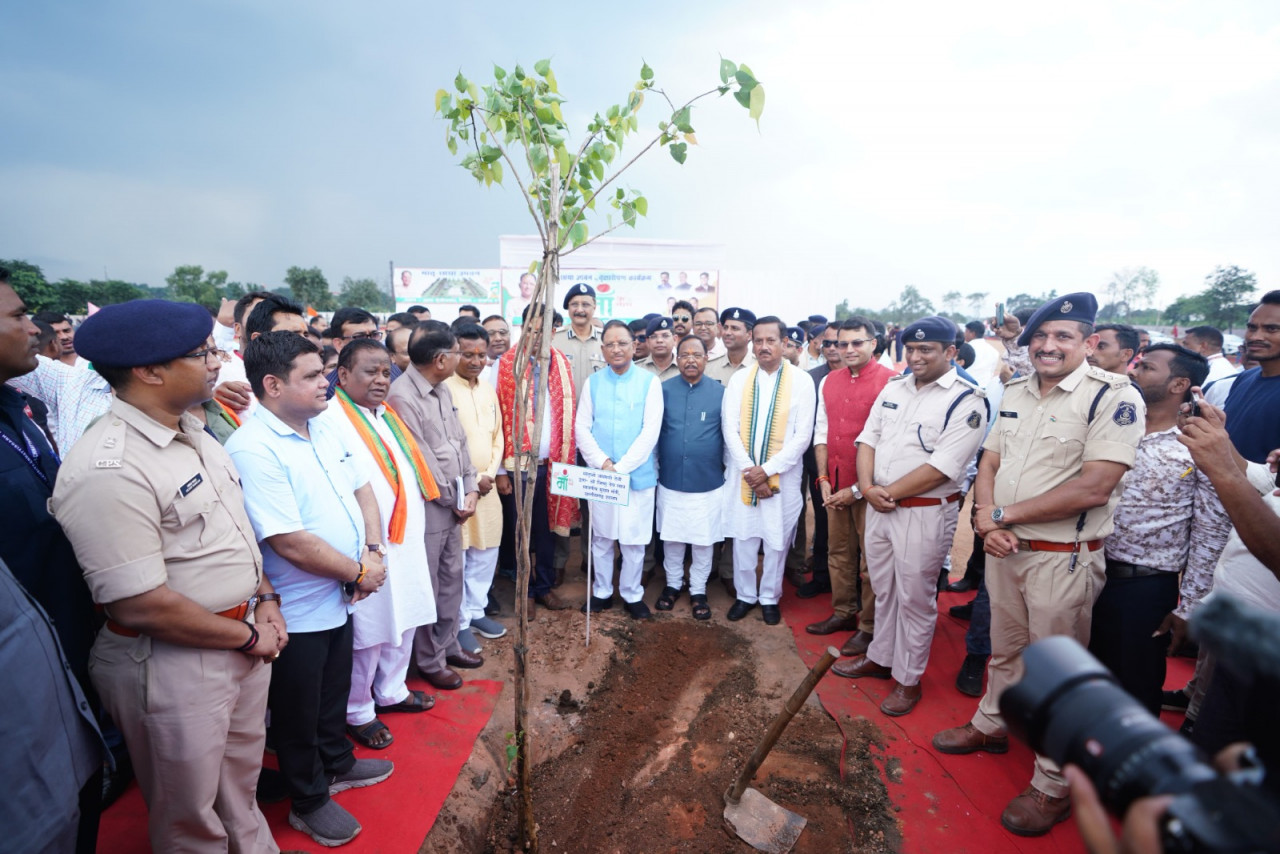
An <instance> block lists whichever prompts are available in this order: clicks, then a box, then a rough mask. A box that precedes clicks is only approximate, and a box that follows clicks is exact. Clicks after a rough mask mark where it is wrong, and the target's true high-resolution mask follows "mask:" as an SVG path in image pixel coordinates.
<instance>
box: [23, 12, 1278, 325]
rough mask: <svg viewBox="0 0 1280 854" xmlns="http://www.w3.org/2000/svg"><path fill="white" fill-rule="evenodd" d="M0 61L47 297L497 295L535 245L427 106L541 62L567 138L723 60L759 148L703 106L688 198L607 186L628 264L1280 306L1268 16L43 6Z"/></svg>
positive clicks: (813, 281)
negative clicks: (1223, 281) (71, 292)
mask: <svg viewBox="0 0 1280 854" xmlns="http://www.w3.org/2000/svg"><path fill="white" fill-rule="evenodd" d="M0 32H3V33H4V34H5V38H4V40H3V50H2V52H0V112H2V113H3V115H5V116H6V118H7V122H6V128H5V130H4V131H3V133H2V134H0V187H2V188H3V194H2V196H0V198H3V204H0V257H3V258H20V259H24V260H27V261H30V262H32V263H36V264H39V265H40V266H41V267H42V268H43V269H44V271H45V274H46V275H47V276H48V277H49V278H51V279H58V278H64V277H66V278H75V279H89V278H102V277H104V276H106V277H110V278H118V279H124V280H126V281H134V282H140V283H146V284H152V285H160V284H162V283H163V280H164V277H165V276H166V275H167V274H168V273H169V272H171V271H172V270H173V268H174V267H176V266H177V265H180V264H200V265H202V266H204V267H205V268H206V269H223V270H226V271H227V272H228V273H229V277H230V279H231V280H233V281H241V282H255V283H258V284H262V285H265V286H267V287H274V286H276V285H279V284H280V283H281V282H282V280H283V276H284V272H285V270H286V269H287V268H288V267H290V266H293V265H297V266H302V267H312V266H318V267H320V268H321V269H322V270H323V271H324V273H325V274H326V276H327V277H328V279H329V281H330V282H331V283H333V284H334V285H335V286H336V284H337V283H338V282H340V281H341V280H342V278H343V277H344V276H352V277H361V276H370V277H374V278H377V279H378V280H380V281H383V280H386V279H387V277H388V275H389V263H391V262H394V263H395V264H396V265H405V266H422V267H465V268H481V267H491V266H496V265H497V262H498V236H499V235H502V234H525V233H531V232H532V230H533V229H532V224H531V222H530V219H529V214H528V211H527V210H525V209H524V206H523V204H522V202H521V199H520V196H519V192H518V191H517V190H516V189H515V187H514V186H509V187H494V188H490V189H485V188H483V187H478V186H477V185H476V183H475V182H474V180H473V179H472V178H471V177H470V176H469V175H468V174H467V173H466V172H464V171H463V170H462V169H460V168H458V166H457V159H456V158H454V157H452V156H450V154H449V153H448V151H447V149H446V148H445V144H444V123H443V122H442V121H441V120H440V119H439V118H437V117H435V116H433V99H434V93H435V91H436V90H437V89H438V88H442V87H444V88H449V87H451V84H452V81H453V78H454V76H455V75H456V74H457V73H458V71H459V70H461V71H463V72H464V73H465V74H466V75H467V76H469V77H471V78H472V79H475V80H477V81H479V82H484V81H485V80H488V79H490V75H491V69H492V65H493V64H494V63H495V62H496V63H498V64H499V65H502V66H503V67H504V68H507V69H510V68H512V67H513V66H514V64H515V63H516V62H520V63H522V64H524V65H525V67H526V68H531V67H532V66H533V64H534V62H535V61H536V60H538V59H542V58H550V59H551V61H552V65H553V68H554V69H555V72H556V76H557V78H558V80H559V84H560V90H561V93H562V94H563V95H564V96H565V97H566V98H568V103H567V104H566V105H565V112H566V118H567V119H568V121H569V124H570V126H571V131H572V137H579V136H580V135H581V134H582V133H584V130H583V128H584V127H585V123H586V121H587V119H588V117H589V116H590V115H591V114H592V113H594V112H595V111H597V110H600V111H603V110H604V109H605V108H607V107H608V106H609V105H610V104H613V103H617V102H619V101H622V100H623V99H624V98H625V97H626V95H627V93H628V92H629V91H630V90H631V87H632V85H633V84H634V82H635V81H636V80H637V79H638V72H639V68H640V65H641V62H642V61H647V62H648V64H649V65H650V66H651V67H652V68H653V69H654V71H655V72H656V82H657V83H658V84H659V85H660V86H662V87H663V88H665V89H666V90H667V91H668V92H669V93H670V94H671V95H672V97H673V99H680V98H682V97H689V96H692V95H693V94H696V93H698V92H702V91H705V90H706V89H709V88H711V87H712V86H714V85H716V84H717V83H718V80H719V78H718V74H717V71H718V66H719V58H720V56H725V57H727V58H729V59H732V60H734V61H736V62H746V63H747V64H749V65H750V66H751V68H752V70H753V71H754V72H755V75H756V77H757V78H758V79H759V80H760V81H761V82H762V84H763V85H764V87H765V90H766V93H767V99H766V105H765V111H764V115H763V117H762V120H761V122H760V125H759V128H758V129H757V127H756V125H755V123H753V122H751V121H750V120H749V118H748V117H747V115H746V111H745V110H743V109H741V108H740V107H738V105H737V104H736V103H734V102H732V101H731V100H730V99H728V98H725V99H708V100H707V101H704V102H702V103H701V104H700V106H698V107H697V108H695V110H694V113H693V125H694V126H695V128H696V129H697V138H698V141H699V144H698V145H697V146H693V147H691V150H690V153H689V158H688V161H687V162H686V163H685V165H684V166H678V165H677V164H675V163H674V161H672V160H671V158H670V157H669V156H668V155H667V154H665V153H663V152H660V151H655V152H652V153H651V154H650V155H649V156H647V157H646V158H645V159H642V160H641V161H640V162H639V163H638V164H637V166H636V167H635V168H634V169H633V170H632V171H631V172H629V173H628V175H627V177H626V178H625V179H624V181H625V183H626V185H627V186H632V187H636V188H639V189H641V190H643V191H644V192H645V194H646V196H647V197H648V199H649V217H648V218H647V219H645V220H641V224H640V226H639V227H638V228H637V229H636V230H635V231H634V233H628V234H627V236H635V237H640V238H649V239H654V240H667V239H672V240H692V241H706V242H712V243H720V244H723V245H724V246H725V259H726V262H725V267H726V268H727V269H732V270H752V271H756V272H757V273H758V274H761V275H764V276H766V277H771V278H773V279H774V280H776V282H777V285H778V287H779V288H780V289H783V288H785V289H786V290H787V292H788V293H799V294H801V295H802V296H803V298H804V299H805V300H808V301H809V302H811V303H813V304H815V305H820V306H826V305H828V304H832V303H834V302H835V301H838V300H839V299H843V298H848V299H849V301H850V304H851V305H862V306H866V307H871V308H880V307H883V306H885V305H886V304H888V303H889V302H890V301H891V300H893V299H894V298H896V296H897V295H898V294H899V293H900V291H901V289H902V288H903V287H905V286H907V285H915V286H916V287H918V288H919V289H920V290H921V291H922V292H923V293H924V294H925V295H926V296H928V297H930V298H931V299H933V300H934V301H935V302H939V301H940V300H941V297H942V295H943V294H944V293H946V292H948V291H960V292H962V293H965V294H968V293H973V292H983V293H989V294H990V295H991V298H990V300H991V301H994V300H996V299H998V298H1001V297H1004V296H1011V295H1013V294H1016V293H1024V292H1025V293H1032V294H1036V293H1040V292H1044V291H1048V290H1050V289H1052V290H1057V291H1059V292H1069V291H1076V290H1094V291H1096V292H1099V293H1101V292H1102V290H1103V288H1104V287H1105V285H1106V283H1107V281H1108V280H1109V279H1110V278H1111V276H1112V274H1113V272H1115V271H1117V270H1121V269H1123V268H1133V267H1138V266H1146V267H1150V268H1152V269H1155V270H1156V271H1157V272H1158V273H1159V274H1160V278H1161V291H1160V296H1159V298H1158V300H1157V302H1158V303H1159V304H1161V305H1163V304H1166V303H1168V302H1171V301H1172V300H1173V299H1174V298H1176V297H1177V296H1180V295H1183V294H1189V293H1193V292H1195V291H1198V290H1200V289H1202V288H1203V286H1204V278H1205V276H1206V275H1208V274H1209V273H1211V272H1212V271H1213V269H1214V268H1215V267H1216V266H1218V265H1223V266H1227V265H1233V264H1235V265H1239V266H1241V267H1245V268H1248V269H1250V270H1252V271H1254V272H1255V273H1256V274H1257V276H1258V281H1259V286H1260V290H1268V289H1272V288H1276V287H1280V241H1278V240H1277V238H1278V237H1280V170H1277V169H1276V164H1275V162H1274V160H1275V157H1276V152H1278V151H1280V5H1277V4H1275V3H1274V2H1267V0H1261V2H1231V0H1220V2H1215V3H1212V4H1210V3H1203V2H1120V1H1119V0H1112V2H1104V1H1103V0H1080V1H1079V2H1076V3H1072V4H1039V3H1025V2H973V3H966V4H956V3H949V2H929V3H923V2H921V3H910V2H906V3H895V4H886V3H870V2H820V1H819V2H805V3H795V4H786V6H785V7H784V4H779V3H776V2H758V0H738V2H733V3H725V2H720V1H719V0H707V2H705V3H701V4H691V3H687V2H681V3H676V2H670V0H653V2H649V3H646V4H643V5H637V4H586V3H556V2H544V3H541V4H531V3H510V2H505V0H493V2H489V3H485V4H478V3H466V2H464V3H453V4H443V3H426V2H416V3H411V2H399V1H398V0H386V2H379V3H367V4H352V3H339V2H329V0H307V2H301V0H272V2H261V0H218V2H209V0H186V2H182V3H172V2H145V1H144V0H118V2H112V3H95V2H89V1H88V0H85V2H63V0H45V2H41V3H8V4H5V8H4V10H3V11H0ZM640 116H641V126H642V127H646V128H655V127H656V124H657V122H658V121H659V120H660V119H661V118H663V117H664V116H663V115H662V113H661V110H660V109H659V105H658V99H656V98H650V100H649V101H648V102H647V103H646V106H645V108H644V110H643V111H642V112H641V114H640ZM624 153H625V152H624ZM725 284H726V286H727V287H732V280H731V279H728V280H726V282H725ZM728 293H729V292H728V291H726V294H728Z"/></svg>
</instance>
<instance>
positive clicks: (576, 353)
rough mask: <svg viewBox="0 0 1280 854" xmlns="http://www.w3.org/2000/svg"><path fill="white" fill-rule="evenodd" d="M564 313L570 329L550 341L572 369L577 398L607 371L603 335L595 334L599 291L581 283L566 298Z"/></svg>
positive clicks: (564, 328)
mask: <svg viewBox="0 0 1280 854" xmlns="http://www.w3.org/2000/svg"><path fill="white" fill-rule="evenodd" d="M564 310H565V311H567V312H568V313H569V325H568V326H565V327H563V328H561V329H560V330H559V331H558V332H556V334H555V335H554V336H552V338H551V346H552V347H555V348H556V349H557V350H559V351H560V352H561V353H564V355H565V357H566V358H567V359H568V360H569V364H570V365H572V366H573V387H574V389H575V390H576V392H577V393H578V394H582V390H583V389H584V388H586V387H587V379H588V378H589V377H590V376H591V375H592V374H594V373H595V372H596V371H598V370H600V369H602V368H603V367H604V351H603V350H601V349H600V340H601V339H600V333H599V332H598V331H597V330H596V327H595V319H596V291H595V288H593V287H591V286H590V285H588V284H587V283H586V282H579V283H578V284H576V285H574V286H573V287H571V288H569V292H568V293H567V294H565V295H564Z"/></svg>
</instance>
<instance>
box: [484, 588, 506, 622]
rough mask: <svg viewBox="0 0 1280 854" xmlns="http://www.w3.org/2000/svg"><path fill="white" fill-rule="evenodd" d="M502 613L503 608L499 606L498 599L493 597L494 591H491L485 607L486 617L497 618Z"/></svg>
mask: <svg viewBox="0 0 1280 854" xmlns="http://www.w3.org/2000/svg"><path fill="white" fill-rule="evenodd" d="M501 613H502V606H501V605H499V604H498V599H497V597H495V596H494V595H493V591H492V590H490V591H489V601H488V602H487V603H486V604H485V606H484V615H485V616H486V617H496V616H498V615H499V614H501Z"/></svg>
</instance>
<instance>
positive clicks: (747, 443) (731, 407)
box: [720, 317, 816, 625]
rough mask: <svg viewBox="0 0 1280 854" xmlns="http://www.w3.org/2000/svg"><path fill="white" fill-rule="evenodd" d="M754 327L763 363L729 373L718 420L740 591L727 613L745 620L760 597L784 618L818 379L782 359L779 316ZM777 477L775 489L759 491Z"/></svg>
mask: <svg viewBox="0 0 1280 854" xmlns="http://www.w3.org/2000/svg"><path fill="white" fill-rule="evenodd" d="M751 334H752V348H753V349H754V351H755V357H756V363H757V366H758V369H757V367H752V368H748V369H747V370H740V371H738V372H737V373H735V374H734V375H733V376H732V377H731V378H730V379H729V384H728V387H727V388H726V389H725V393H724V405H723V407H722V408H721V422H720V423H721V425H722V427H723V429H724V437H725V447H726V448H727V450H728V465H727V467H726V470H725V490H724V516H723V523H724V534H725V536H726V537H732V538H733V584H734V587H735V589H736V590H737V600H736V601H735V602H734V603H733V606H732V607H730V609H729V614H728V617H729V619H730V620H740V619H742V618H743V617H745V616H746V614H747V612H748V611H750V610H751V609H752V608H754V607H755V606H756V604H757V603H759V604H760V605H761V606H762V611H763V613H764V618H765V622H766V623H768V624H770V625H776V624H777V623H778V622H779V621H780V620H781V615H780V613H779V611H778V599H779V597H780V596H781V595H782V571H783V565H784V564H785V562H786V557H787V548H788V546H789V545H790V543H791V541H792V540H793V539H794V538H795V529H796V522H797V520H798V519H799V518H800V505H801V503H802V502H803V501H804V495H803V492H802V486H803V484H802V483H801V480H802V469H803V461H802V459H801V458H802V456H803V454H804V451H805V449H806V448H808V447H809V440H810V439H811V438H812V437H813V414H814V406H815V405H816V393H815V391H814V388H813V380H811V379H810V378H809V377H808V376H807V375H806V374H805V373H804V372H803V371H801V370H800V369H799V368H797V367H795V366H794V365H792V364H790V363H789V362H786V361H785V360H784V359H783V358H782V339H783V337H785V335H786V327H785V325H784V324H783V323H782V321H780V320H778V318H776V317H766V318H762V319H760V320H759V321H757V322H756V324H755V326H754V328H753V329H752V333H751ZM788 375H789V376H788ZM749 383H750V384H752V385H753V386H754V395H755V401H756V404H757V406H756V413H755V416H754V419H752V421H751V423H750V425H748V427H747V429H745V430H744V428H743V425H742V412H743V404H744V401H745V400H746V399H747V395H748V392H749V391H750V389H749V387H748V384H749ZM781 388H788V389H789V392H790V393H789V395H788V396H787V398H786V399H785V400H784V399H777V400H775V397H779V398H781V396H780V395H776V394H775V391H780V390H781ZM771 404H772V405H771ZM783 406H786V407H787V409H786V423H785V424H782V425H777V426H778V427H780V429H781V430H782V431H783V438H782V444H781V447H780V448H779V449H778V450H777V452H776V453H772V454H770V453H768V450H769V448H768V446H769V444H770V443H769V441H768V438H767V436H766V434H767V433H768V427H769V424H770V418H771V415H772V414H773V413H774V411H775V410H776V409H781V408H782V407H783ZM775 423H776V422H775ZM763 478H767V480H764V479H763ZM775 478H776V481H775ZM752 481H760V485H759V487H758V488H756V489H753V487H754V486H755V484H753V483H752ZM774 483H776V488H774V490H773V494H772V495H770V496H765V497H761V496H760V495H759V494H758V493H759V492H762V491H764V490H765V489H768V488H769V487H770V486H772V485H773V484H774ZM747 492H755V493H757V497H756V499H755V500H754V501H751V500H750V496H749V495H744V494H745V493H747ZM762 544H763V546H764V565H763V569H762V571H761V573H760V579H759V583H758V584H757V581H756V556H757V555H758V554H759V552H760V547H761V545H762Z"/></svg>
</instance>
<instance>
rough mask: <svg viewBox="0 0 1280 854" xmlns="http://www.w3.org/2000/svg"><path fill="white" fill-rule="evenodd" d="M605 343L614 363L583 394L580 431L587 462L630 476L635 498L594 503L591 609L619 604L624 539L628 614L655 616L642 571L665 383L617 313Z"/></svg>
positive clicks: (650, 527) (606, 331) (607, 328)
mask: <svg viewBox="0 0 1280 854" xmlns="http://www.w3.org/2000/svg"><path fill="white" fill-rule="evenodd" d="M603 349H604V358H605V362H606V363H607V364H608V366H609V368H608V370H603V371H597V372H596V373H594V374H591V376H590V378H589V379H588V380H587V384H586V388H584V389H583V390H582V393H581V397H580V398H579V399H578V414H577V417H576V419H575V421H574V437H575V438H576V439H577V441H578V450H579V451H580V452H581V454H582V457H583V459H585V460H586V462H587V465H589V466H591V467H592V468H598V469H605V470H607V471H616V472H619V473H621V474H626V475H630V500H629V502H628V503H627V504H626V505H624V506H619V505H615V504H605V503H602V502H598V501H592V502H591V515H590V519H591V521H590V529H591V557H592V561H593V563H594V564H595V567H596V572H595V581H594V583H593V584H592V588H591V594H590V596H589V597H588V599H587V602H586V604H585V605H583V611H584V613H585V612H586V611H587V610H591V611H603V610H605V609H607V608H609V607H611V606H612V605H613V555H614V545H615V544H617V546H618V547H619V550H620V551H621V552H622V573H621V575H620V576H619V579H618V591H619V592H620V593H621V594H622V601H623V606H624V607H625V608H626V609H627V613H628V614H630V615H631V616H632V617H633V618H635V619H638V620H639V619H644V618H646V617H648V616H650V613H649V607H648V606H647V605H645V604H644V601H643V596H644V585H643V584H641V580H640V578H641V574H642V571H643V567H644V548H645V546H646V545H648V543H649V540H650V538H651V537H652V536H653V505H654V490H655V489H656V487H657V483H658V471H657V465H656V462H655V454H654V448H655V447H656V446H657V444H658V434H659V433H660V432H661V430H662V385H661V383H660V382H659V381H658V378H657V377H656V376H654V375H653V374H652V373H650V372H649V371H646V370H645V369H644V368H641V367H640V366H639V365H636V364H634V363H633V362H632V361H631V357H632V356H633V355H634V353H635V341H634V339H633V338H632V335H631V330H630V329H629V328H627V325H626V324H625V323H623V322H621V321H613V320H611V321H609V323H608V324H606V325H605V329H604V344H603Z"/></svg>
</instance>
